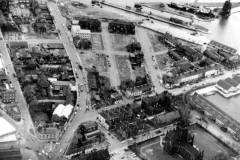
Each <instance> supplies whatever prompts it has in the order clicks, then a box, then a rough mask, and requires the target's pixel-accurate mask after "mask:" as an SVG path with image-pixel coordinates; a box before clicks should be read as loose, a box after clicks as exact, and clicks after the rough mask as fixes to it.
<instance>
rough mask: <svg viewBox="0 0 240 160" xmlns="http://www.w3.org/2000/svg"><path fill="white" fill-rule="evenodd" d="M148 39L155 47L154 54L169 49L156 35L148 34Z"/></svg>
mask: <svg viewBox="0 0 240 160" xmlns="http://www.w3.org/2000/svg"><path fill="white" fill-rule="evenodd" d="M148 37H149V39H150V42H151V44H152V47H153V51H154V52H159V51H162V50H166V49H167V48H166V47H165V46H164V45H163V44H162V43H161V42H160V41H159V40H158V36H157V35H155V34H150V33H148Z"/></svg>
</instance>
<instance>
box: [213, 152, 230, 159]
mask: <svg viewBox="0 0 240 160" xmlns="http://www.w3.org/2000/svg"><path fill="white" fill-rule="evenodd" d="M229 158H230V157H229V155H227V154H226V153H223V152H220V153H218V154H217V155H215V156H214V157H213V159H212V160H229Z"/></svg>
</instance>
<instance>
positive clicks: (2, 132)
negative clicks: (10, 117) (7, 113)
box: [0, 117, 16, 137]
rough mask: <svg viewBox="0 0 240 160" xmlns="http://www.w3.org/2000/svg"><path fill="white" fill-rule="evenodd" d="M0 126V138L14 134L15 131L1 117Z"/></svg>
mask: <svg viewBox="0 0 240 160" xmlns="http://www.w3.org/2000/svg"><path fill="white" fill-rule="evenodd" d="M0 126H2V127H0V137H3V136H5V135H8V134H10V133H14V132H16V129H15V128H14V127H13V126H12V125H11V124H10V123H9V122H8V121H6V120H5V119H4V118H2V117H0ZM3 126H4V127H3Z"/></svg>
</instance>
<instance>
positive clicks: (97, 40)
mask: <svg viewBox="0 0 240 160" xmlns="http://www.w3.org/2000/svg"><path fill="white" fill-rule="evenodd" d="M91 41H92V50H96V51H98V50H103V49H104V46H103V40H102V35H101V34H96V33H93V34H92V36H91Z"/></svg>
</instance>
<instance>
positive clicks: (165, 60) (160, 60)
mask: <svg viewBox="0 0 240 160" xmlns="http://www.w3.org/2000/svg"><path fill="white" fill-rule="evenodd" d="M155 57H156V61H157V64H158V67H159V69H160V70H164V69H166V68H167V66H169V65H170V64H171V63H172V62H173V60H172V59H171V58H170V57H169V56H168V55H167V54H159V55H156V56H155Z"/></svg>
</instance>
